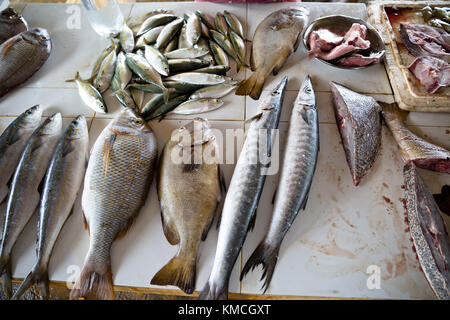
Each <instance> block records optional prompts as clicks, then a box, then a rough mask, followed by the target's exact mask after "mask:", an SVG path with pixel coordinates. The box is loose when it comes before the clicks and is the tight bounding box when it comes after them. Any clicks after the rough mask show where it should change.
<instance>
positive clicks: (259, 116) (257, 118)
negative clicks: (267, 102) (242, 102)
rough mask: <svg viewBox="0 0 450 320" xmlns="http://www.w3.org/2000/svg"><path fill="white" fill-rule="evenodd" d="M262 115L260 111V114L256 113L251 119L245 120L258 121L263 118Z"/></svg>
mask: <svg viewBox="0 0 450 320" xmlns="http://www.w3.org/2000/svg"><path fill="white" fill-rule="evenodd" d="M261 117H262V112H260V113H258V114H255V115H254V116H253V117H251V118H250V119H247V120H245V123H250V122H253V121H257V120H259V119H261Z"/></svg>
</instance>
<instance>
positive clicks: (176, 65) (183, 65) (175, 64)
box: [168, 59, 209, 74]
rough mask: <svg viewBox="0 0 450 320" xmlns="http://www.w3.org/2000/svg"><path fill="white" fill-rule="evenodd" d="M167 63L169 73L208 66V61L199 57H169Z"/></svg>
mask: <svg viewBox="0 0 450 320" xmlns="http://www.w3.org/2000/svg"><path fill="white" fill-rule="evenodd" d="M168 63H169V69H170V73H171V74H175V73H179V72H187V71H194V70H196V69H200V68H203V67H206V66H209V63H208V62H206V61H203V60H201V59H169V60H168Z"/></svg>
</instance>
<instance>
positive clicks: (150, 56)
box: [144, 45, 169, 76]
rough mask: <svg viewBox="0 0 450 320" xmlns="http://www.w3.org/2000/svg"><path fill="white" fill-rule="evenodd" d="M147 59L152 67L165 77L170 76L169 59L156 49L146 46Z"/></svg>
mask: <svg viewBox="0 0 450 320" xmlns="http://www.w3.org/2000/svg"><path fill="white" fill-rule="evenodd" d="M144 48H145V51H144V55H145V59H147V61H148V62H150V64H151V65H152V67H153V68H154V69H155V70H156V71H158V72H159V73H160V74H161V75H163V76H168V75H169V63H168V62H167V58H166V57H165V56H164V55H163V54H162V53H161V52H160V51H159V50H158V49H156V48H154V47H152V46H147V45H146V46H144Z"/></svg>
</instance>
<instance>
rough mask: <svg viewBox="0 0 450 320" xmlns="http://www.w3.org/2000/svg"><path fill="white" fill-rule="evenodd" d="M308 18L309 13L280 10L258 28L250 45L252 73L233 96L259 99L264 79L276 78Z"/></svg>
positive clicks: (293, 49) (299, 9)
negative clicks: (270, 75)
mask: <svg viewBox="0 0 450 320" xmlns="http://www.w3.org/2000/svg"><path fill="white" fill-rule="evenodd" d="M308 16H309V10H308V9H306V8H304V7H298V8H296V9H294V8H287V9H281V10H278V11H275V12H273V13H271V14H270V15H268V16H267V17H266V18H265V19H264V20H263V21H262V22H261V23H260V24H259V25H258V27H257V28H256V31H255V34H254V36H253V43H252V56H251V69H252V71H253V72H254V73H253V74H252V75H251V76H250V78H248V79H247V80H246V81H244V82H243V83H242V84H240V85H239V87H238V88H237V90H236V94H237V95H249V96H250V97H251V98H252V99H255V100H258V99H259V96H260V95H261V91H262V89H263V85H264V82H265V80H266V78H267V76H268V75H269V74H270V73H273V74H274V75H275V74H277V73H278V71H280V69H281V68H282V67H283V65H284V63H285V61H286V59H287V58H288V57H289V56H290V55H291V53H293V52H294V51H295V50H297V47H298V44H299V43H300V35H301V33H302V31H303V29H304V28H305V26H306V24H307V22H308Z"/></svg>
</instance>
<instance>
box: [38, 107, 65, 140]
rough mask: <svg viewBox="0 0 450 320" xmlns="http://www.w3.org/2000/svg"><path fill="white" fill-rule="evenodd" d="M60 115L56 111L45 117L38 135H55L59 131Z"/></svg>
mask: <svg viewBox="0 0 450 320" xmlns="http://www.w3.org/2000/svg"><path fill="white" fill-rule="evenodd" d="M61 127H62V117H61V113H59V112H57V113H54V114H52V115H51V116H50V117H48V118H47V119H45V121H44V123H43V124H42V126H41V128H40V132H39V134H40V135H55V134H59V133H60V132H61Z"/></svg>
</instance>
